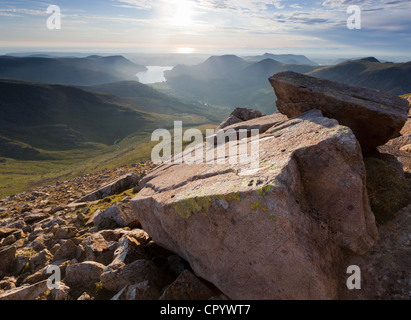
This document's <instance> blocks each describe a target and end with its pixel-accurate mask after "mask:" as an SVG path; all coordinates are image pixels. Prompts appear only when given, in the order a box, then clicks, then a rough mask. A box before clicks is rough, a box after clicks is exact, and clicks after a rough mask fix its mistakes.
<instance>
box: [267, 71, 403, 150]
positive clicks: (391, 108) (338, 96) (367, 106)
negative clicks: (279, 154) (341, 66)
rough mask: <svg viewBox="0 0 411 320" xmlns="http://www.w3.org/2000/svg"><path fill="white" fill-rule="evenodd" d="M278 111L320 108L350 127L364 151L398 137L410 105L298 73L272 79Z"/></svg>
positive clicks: (290, 113) (292, 113)
mask: <svg viewBox="0 0 411 320" xmlns="http://www.w3.org/2000/svg"><path fill="white" fill-rule="evenodd" d="M270 82H271V85H272V86H273V88H274V91H275V94H276V96H277V107H278V110H279V111H280V112H281V113H283V114H285V115H287V116H288V117H295V116H298V115H300V114H302V113H304V112H306V111H308V110H311V109H320V110H321V111H322V112H323V114H324V115H325V116H327V117H330V118H333V119H336V120H338V122H339V123H340V124H341V125H344V126H347V127H349V128H351V129H352V130H353V132H354V134H355V136H356V137H357V139H358V141H359V142H360V144H361V147H362V149H363V151H364V152H369V151H374V150H375V148H376V147H378V146H381V145H384V144H385V143H386V142H388V140H390V139H392V138H394V137H396V136H397V135H398V134H399V132H400V130H401V129H402V127H403V126H404V124H405V122H406V121H407V113H408V110H409V105H408V103H407V102H406V101H405V100H404V99H402V98H399V97H397V96H393V95H390V94H387V93H383V92H381V91H378V90H373V89H366V88H359V87H353V86H349V85H345V84H339V83H336V82H332V81H329V80H323V79H318V78H314V77H310V76H306V75H302V74H298V73H295V72H283V73H278V74H276V75H274V76H272V77H271V78H270Z"/></svg>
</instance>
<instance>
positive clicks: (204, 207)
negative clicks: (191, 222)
mask: <svg viewBox="0 0 411 320" xmlns="http://www.w3.org/2000/svg"><path fill="white" fill-rule="evenodd" d="M211 202H212V199H211V197H196V198H190V199H184V200H181V201H177V202H175V203H174V204H173V207H174V210H175V211H176V212H177V213H178V214H179V215H180V216H181V217H182V218H184V219H188V218H190V217H191V216H192V215H194V214H196V213H203V214H204V216H206V217H207V216H208V214H209V209H210V206H211Z"/></svg>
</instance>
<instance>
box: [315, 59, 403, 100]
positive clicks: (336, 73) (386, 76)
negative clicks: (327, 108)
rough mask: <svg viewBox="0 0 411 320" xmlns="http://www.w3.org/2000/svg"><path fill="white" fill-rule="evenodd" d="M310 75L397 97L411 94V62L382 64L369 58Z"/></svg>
mask: <svg viewBox="0 0 411 320" xmlns="http://www.w3.org/2000/svg"><path fill="white" fill-rule="evenodd" d="M308 74H309V75H311V76H314V77H318V78H324V79H328V80H333V81H337V82H341V83H346V84H351V85H354V86H361V87H368V88H373V89H378V90H382V91H386V92H389V93H392V94H395V95H401V94H405V93H409V92H411V61H410V62H407V63H392V62H385V63H381V62H380V61H378V60H377V59H376V58H374V57H368V58H363V59H359V60H353V61H346V62H343V63H340V64H338V65H335V66H327V67H322V68H319V69H317V70H314V71H312V72H310V73H308Z"/></svg>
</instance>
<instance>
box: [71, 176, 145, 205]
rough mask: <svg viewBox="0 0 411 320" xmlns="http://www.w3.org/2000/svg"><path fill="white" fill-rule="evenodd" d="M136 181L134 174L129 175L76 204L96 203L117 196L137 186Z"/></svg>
mask: <svg viewBox="0 0 411 320" xmlns="http://www.w3.org/2000/svg"><path fill="white" fill-rule="evenodd" d="M138 180H139V177H138V176H137V175H136V174H135V173H129V174H127V175H124V176H122V177H120V178H119V179H117V180H115V181H113V182H111V183H109V184H106V185H105V186H103V187H101V188H99V189H97V190H95V191H93V192H91V193H90V194H88V195H86V196H84V197H83V198H81V199H80V200H78V201H77V203H82V202H90V201H96V200H100V199H104V198H106V197H109V196H111V195H115V194H119V193H121V192H123V191H125V190H128V189H131V188H133V187H135V186H137V185H138Z"/></svg>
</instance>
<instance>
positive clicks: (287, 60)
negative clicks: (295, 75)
mask: <svg viewBox="0 0 411 320" xmlns="http://www.w3.org/2000/svg"><path fill="white" fill-rule="evenodd" d="M244 59H245V60H248V61H254V62H258V61H261V60H265V59H272V60H276V61H278V62H281V63H283V64H301V65H308V66H318V63H316V62H314V61H312V60H310V59H308V58H307V57H306V56H303V55H295V54H271V53H265V54H263V55H262V56H250V57H245V58H244Z"/></svg>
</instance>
